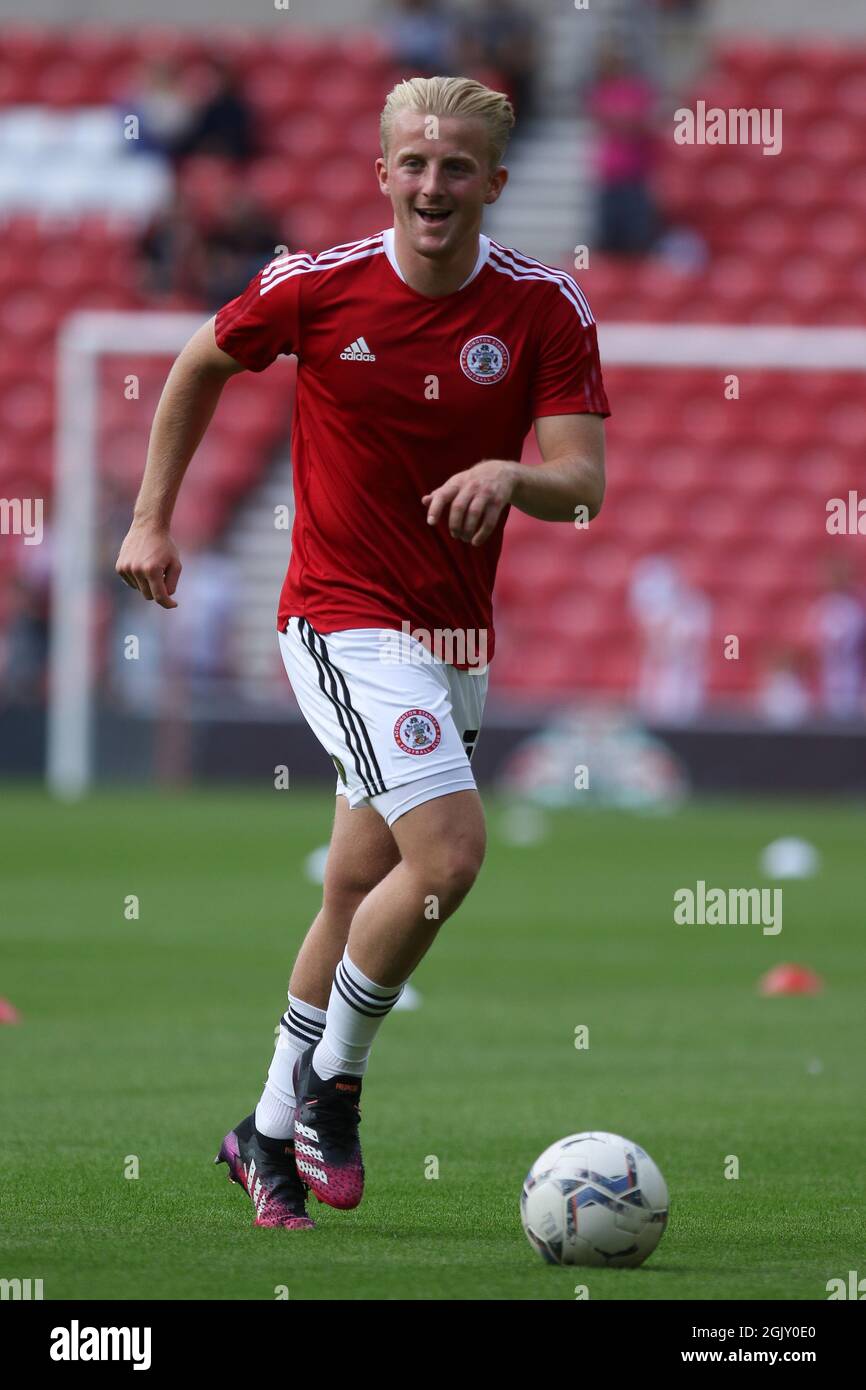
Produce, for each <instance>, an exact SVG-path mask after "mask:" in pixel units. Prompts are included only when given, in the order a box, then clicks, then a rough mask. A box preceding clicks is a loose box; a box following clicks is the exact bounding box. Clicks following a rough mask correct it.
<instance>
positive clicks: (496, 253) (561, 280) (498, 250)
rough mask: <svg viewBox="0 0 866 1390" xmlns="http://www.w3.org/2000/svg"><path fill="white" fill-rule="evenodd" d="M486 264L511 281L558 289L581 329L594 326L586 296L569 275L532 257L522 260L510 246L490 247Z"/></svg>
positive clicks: (522, 256)
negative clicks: (543, 282)
mask: <svg viewBox="0 0 866 1390" xmlns="http://www.w3.org/2000/svg"><path fill="white" fill-rule="evenodd" d="M489 264H490V265H491V266H492V267H493V269H494V270H498V271H499V272H500V274H503V275H508V276H509V277H510V278H511V279H512V280H549V281H551V282H552V283H553V284H555V285H558V286H559V290H560V293H561V294H563V295H565V298H566V299H567V300H568V302H569V304H571V305H572V306H573V308H574V309H575V310H576V311H577V314H578V317H579V318H580V321H581V323H582V324H583V326H584V328H589V326H590V325H591V324H593V323H595V319H594V317H593V313H592V310H591V309H590V307H589V302H588V300H587V298H586V295H585V294H584V293H583V290H582V289H581V288H580V286H579V285H578V283H577V281H576V280H574V279H573V278H572V277H571V276H570V275H569V274H568V271H566V270H557V269H556V267H555V266H550V265H545V264H544V263H543V261H536V260H534V259H533V258H532V257H531V256H524V255H523V253H522V252H520V251H513V250H512V249H511V248H510V247H509V246H500V245H499V243H498V242H491V244H490V262H489Z"/></svg>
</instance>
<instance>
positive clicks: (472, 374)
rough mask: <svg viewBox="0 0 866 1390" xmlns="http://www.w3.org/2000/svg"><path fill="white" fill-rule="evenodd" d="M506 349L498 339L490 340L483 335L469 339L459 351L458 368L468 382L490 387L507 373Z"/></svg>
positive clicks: (487, 335)
mask: <svg viewBox="0 0 866 1390" xmlns="http://www.w3.org/2000/svg"><path fill="white" fill-rule="evenodd" d="M509 360H510V359H509V356H508V348H507V347H506V346H505V344H504V343H503V342H502V341H501V340H500V339H499V338H491V336H490V334H489V333H483V334H482V335H481V337H479V338H470V339H469V342H468V343H464V345H463V347H462V348H461V350H460V366H461V367H462V369H463V373H464V375H465V376H468V378H469V380H470V381H477V382H478V383H479V385H481V386H492V384H493V382H494V381H501V380H502V378H503V377H504V376H505V373H506V372H507V371H508V363H509Z"/></svg>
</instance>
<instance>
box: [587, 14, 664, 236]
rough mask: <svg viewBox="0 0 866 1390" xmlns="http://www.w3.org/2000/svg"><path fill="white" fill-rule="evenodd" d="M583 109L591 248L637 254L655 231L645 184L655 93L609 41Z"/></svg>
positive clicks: (651, 145)
mask: <svg viewBox="0 0 866 1390" xmlns="http://www.w3.org/2000/svg"><path fill="white" fill-rule="evenodd" d="M586 109H587V111H588V113H589V114H590V115H591V116H592V117H593V118H594V120H595V122H596V126H597V145H596V177H597V179H598V227H597V231H596V247H597V248H598V250H599V251H608V252H611V253H613V254H615V255H631V256H636V255H641V254H643V253H644V252H646V251H649V250H650V249H651V248H652V246H653V243H654V241H655V239H656V236H657V233H658V215H657V212H656V207H655V202H654V200H653V196H652V193H651V191H650V186H649V179H650V172H651V169H652V165H653V160H654V153H655V109H656V92H655V89H654V87H653V86H652V84H651V83H650V82H649V81H648V79H647V78H645V77H644V76H643V75H642V74H641V73H639V72H637V71H636V69H635V68H634V67H633V66H632V65H631V63H630V62H629V61H628V60H627V59H626V58H625V56H624V55H623V53H622V51H621V49H620V48H619V47H618V46H616V45H615V44H614V43H612V42H607V43H605V44H604V46H603V47H602V49H601V52H600V54H599V60H598V65H597V73H596V78H595V81H594V83H593V84H592V86H591V88H590V90H589V93H588V95H587V102H586Z"/></svg>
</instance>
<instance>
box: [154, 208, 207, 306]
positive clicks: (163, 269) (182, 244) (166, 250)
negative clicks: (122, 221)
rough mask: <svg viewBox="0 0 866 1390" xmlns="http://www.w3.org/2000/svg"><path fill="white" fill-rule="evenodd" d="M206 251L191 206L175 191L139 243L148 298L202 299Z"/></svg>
mask: <svg viewBox="0 0 866 1390" xmlns="http://www.w3.org/2000/svg"><path fill="white" fill-rule="evenodd" d="M204 255H205V248H204V242H203V239H202V236H201V232H200V231H199V228H198V227H197V225H196V222H195V219H194V217H193V212H192V208H191V205H190V204H189V202H188V200H187V199H186V198H185V197H184V195H183V194H182V193H181V192H180V191H178V192H177V193H176V194H175V196H174V198H173V200H172V202H171V203H170V204H169V206H168V207H166V208H164V209H163V210H162V211H161V212H160V213H158V214H157V216H156V217H155V218H154V219H153V220H152V221H151V223H150V225H149V226H148V227H147V229H146V230H145V232H144V235H143V236H142V238H141V241H140V243H139V256H140V263H141V271H142V280H143V284H142V289H143V291H144V293H145V294H146V295H147V296H148V297H150V296H154V297H156V298H163V297H164V296H166V295H169V296H184V297H185V296H189V297H190V298H193V299H199V298H200V297H201V292H202V288H201V270H202V264H203V261H204Z"/></svg>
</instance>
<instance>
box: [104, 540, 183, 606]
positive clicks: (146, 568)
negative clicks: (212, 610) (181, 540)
mask: <svg viewBox="0 0 866 1390" xmlns="http://www.w3.org/2000/svg"><path fill="white" fill-rule="evenodd" d="M114 568H115V571H116V573H117V574H119V575H120V577H121V579H122V580H123V582H124V584H128V585H129V587H130V589H138V591H139V593H140V594H142V595H143V596H144V597H145V598H146V599H155V600H156V602H157V603H158V604H159V606H160V608H177V604H176V603H175V601H174V599H173V598H172V597H171V596H172V594H173V593H174V591H175V589H176V588H177V581H178V580H179V579H180V572H181V568H182V566H181V563H180V555H179V554H178V550H177V546H176V545H175V543H174V541H173V540H172V538H171V535H170V534H169V532H168V530H166V529H165V528H164V527H160V526H153V525H152V524H150V523H145V522H140V521H134V522H133V523H132V525H131V526H130V528H129V530H128V531H127V533H126V538H125V540H124V542H123V545H122V546H121V547H120V554H119V555H118V557H117V564H116V565H115V567H114Z"/></svg>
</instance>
